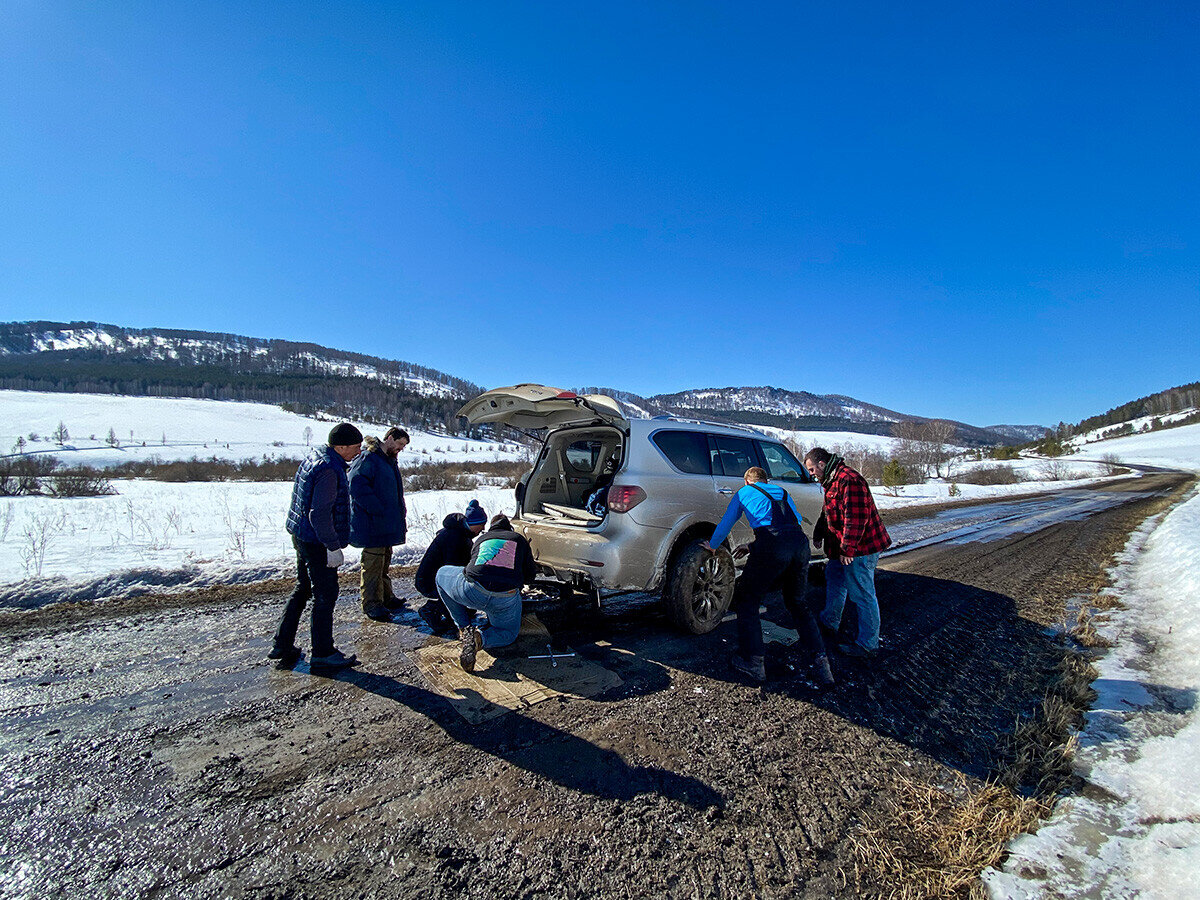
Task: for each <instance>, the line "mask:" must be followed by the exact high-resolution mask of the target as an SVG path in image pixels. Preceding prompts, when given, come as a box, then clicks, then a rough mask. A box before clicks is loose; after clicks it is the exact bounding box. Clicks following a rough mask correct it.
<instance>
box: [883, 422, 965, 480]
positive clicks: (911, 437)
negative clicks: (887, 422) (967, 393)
mask: <svg viewBox="0 0 1200 900" xmlns="http://www.w3.org/2000/svg"><path fill="white" fill-rule="evenodd" d="M892 434H893V435H895V436H896V438H897V439H898V441H897V444H896V452H895V458H896V459H897V461H899V462H900V464H901V465H903V466H905V467H906V468H909V467H917V468H919V469H920V470H921V471H922V472H924V473H925V474H926V475H933V476H934V477H937V478H941V477H942V476H943V473H945V475H947V476H948V475H949V474H950V461H951V460H952V459H953V458H954V451H953V449H952V448H951V446H950V442H951V441H952V440H953V439H954V434H955V427H954V423H953V422H947V421H946V420H945V419H923V420H908V421H904V422H897V423H896V424H895V425H893V426H892Z"/></svg>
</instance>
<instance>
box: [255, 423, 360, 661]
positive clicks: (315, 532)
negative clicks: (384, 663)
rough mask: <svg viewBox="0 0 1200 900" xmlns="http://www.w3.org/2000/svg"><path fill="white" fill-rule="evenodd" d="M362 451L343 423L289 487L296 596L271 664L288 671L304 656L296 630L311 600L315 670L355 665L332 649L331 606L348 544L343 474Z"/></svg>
mask: <svg viewBox="0 0 1200 900" xmlns="http://www.w3.org/2000/svg"><path fill="white" fill-rule="evenodd" d="M361 451H362V433H361V432H360V431H359V430H358V429H357V428H355V427H354V426H353V425H351V424H349V423H347V422H343V423H342V424H340V425H337V426H335V427H334V429H333V430H332V431H330V432H329V443H328V445H327V446H324V447H317V448H314V449H313V451H312V452H311V453H310V454H309V455H308V458H307V459H305V460H304V462H302V463H301V464H300V468H299V470H298V471H297V472H296V480H295V483H294V484H293V485H292V504H291V507H290V508H289V509H288V515H287V530H288V533H289V534H291V536H292V545H293V546H294V547H295V548H296V568H297V576H296V590H295V591H293V592H292V595H291V597H289V598H288V602H287V606H286V607H284V610H283V618H282V619H280V620H279V629H278V630H277V631H276V632H275V643H274V646H273V647H272V648H271V652H270V653H268V654H267V656H268V658H270V659H277V660H279V661H280V663H281V664H282V665H285V666H286V665H292V664H294V663H295V662H296V661H297V660H299V659H300V657H301V656H303V655H304V654H303V653H301V652H300V648H299V647H297V646H296V645H295V644H296V630H297V629H298V628H299V627H300V616H301V614H302V613H303V612H304V606H305V604H307V603H308V601H309V600H312V658H311V659H310V660H309V664H310V665H311V666H312V667H313V668H314V669H317V668H330V669H337V668H342V667H344V666H352V665H354V664H355V663H356V662H358V658H357V657H356V656H354V654H350V655H349V656H347V655H346V654H344V653H342V652H341V651H340V650H338V649H336V648H335V647H334V646H333V606H334V604H335V603H336V602H337V596H338V578H337V569H338V566H340V565H341V564H342V561H343V557H342V548H343V547H345V546H346V545H347V544H348V543H350V485H349V483H348V482H347V480H346V468H347V467H348V466H349V464H350V463H351V462H352V461H353V460H354V459H355V457H357V456H358V454H359V453H360V452H361Z"/></svg>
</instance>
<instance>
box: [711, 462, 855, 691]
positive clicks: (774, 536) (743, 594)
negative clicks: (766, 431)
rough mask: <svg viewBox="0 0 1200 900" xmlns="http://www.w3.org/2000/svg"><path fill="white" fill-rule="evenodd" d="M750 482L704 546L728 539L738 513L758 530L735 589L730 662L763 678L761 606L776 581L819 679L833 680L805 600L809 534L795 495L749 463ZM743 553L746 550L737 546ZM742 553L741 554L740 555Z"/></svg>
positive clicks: (828, 682) (755, 677) (751, 675)
mask: <svg viewBox="0 0 1200 900" xmlns="http://www.w3.org/2000/svg"><path fill="white" fill-rule="evenodd" d="M743 478H744V480H745V482H746V485H745V487H743V488H741V489H740V490H738V492H737V493H736V494H734V495H733V498H732V499H731V500H730V501H729V506H728V508H727V509H726V510H725V515H724V517H723V518H722V519H721V522H720V524H719V525H717V530H716V531H714V532H713V536H712V538H711V539H710V540H708V541H705V542H704V545H703V546H704V547H705V549H707V550H709V551H710V552H711V551H712V549H713V547H719V546H721V544H722V543H723V542H724V541H725V539H726V538H727V537H729V532H730V531H731V530H732V529H733V525H734V523H735V522H736V521H737V520H738V517H739V516H742V515H745V516H746V521H748V522H749V523H750V526H751V527H752V528H753V529H754V541H753V543H751V544H750V550H749V553H750V558H749V559H748V560H746V565H745V567H744V568H743V569H742V574H741V575H740V576H738V580H737V582H736V584H735V585H734V588H733V606H734V610H735V611H736V612H737V631H738V652H737V653H736V654H734V656H733V659H731V660H730V664H731V665H732V666H733V668H734V669H735V670H736V671H738V672H741V673H742V674H743V675H746V676H748V677H749V678H751V679H753V680H754V681H765V680H766V678H767V669H766V663H765V659H764V649H765V645H764V643H763V634H762V620H761V618H760V617H759V606H760V605H761V604H762V602H763V600H764V599H766V595H767V594H768V593H769V592H770V591H772V590H773V589H774V587H775V585H776V584H778V585H779V586H780V588H781V589H782V592H783V605H784V606H785V607H786V608H787V611H788V613H789V614H790V615H791V617H792V621H793V623H794V624H795V626H796V632H797V634H799V635H800V641H801V643H802V644H803V646H804V648H805V649H806V650H808V651H809V652H810V653H811V654H812V657H813V668H814V670H815V673H816V677H817V681H818V682H819V683H820V684H822V685H825V686H828V685H831V684H833V672H832V671H831V670H830V668H829V658H828V656H827V655H826V652H825V644H824V641H822V639H821V632H820V629H818V628H817V623H816V621H815V620H814V619H813V615H812V612H811V611H810V610H809V608H808V606H807V605H806V604H805V602H804V587H805V584H806V582H807V579H808V558H809V549H808V538H807V537H805V535H804V532H803V531H802V530H801V529H800V513H799V512H798V511H797V510H796V504H795V503H793V502H792V498H791V496H790V495H789V494H788V492H787V491H785V490H784V489H783V488H781V487H779V486H778V485H774V484H768V483H767V473H766V471H765V470H764V469H761V468H759V467H758V466H751V467H750V468H749V469H747V470H746V474H745V475H744V476H743ZM738 549H739V551H741V550H742V549H743V548H738ZM739 555H740V553H739Z"/></svg>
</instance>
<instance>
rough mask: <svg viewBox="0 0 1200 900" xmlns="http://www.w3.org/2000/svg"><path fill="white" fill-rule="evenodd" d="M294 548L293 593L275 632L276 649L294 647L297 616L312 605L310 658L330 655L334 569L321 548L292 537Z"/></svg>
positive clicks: (331, 647)
mask: <svg viewBox="0 0 1200 900" xmlns="http://www.w3.org/2000/svg"><path fill="white" fill-rule="evenodd" d="M292 545H293V546H294V547H295V548H296V568H297V570H298V571H297V573H296V590H294V591H293V592H292V596H291V597H289V598H288V602H287V606H286V607H284V610H283V618H282V619H280V620H279V630H278V631H276V632H275V647H276V648H277V649H281V650H282V649H286V648H288V647H291V646H292V645H293V644H295V643H296V630H297V629H298V628H299V627H300V616H301V615H302V614H303V613H304V607H305V606H306V605H307V604H308V601H309V600H311V601H312V655H313V656H328V655H329V654H331V653H332V652H333V605H334V604H335V603H336V602H337V598H338V577H337V569H334V568H331V567H330V565H329V562H328V560H327V559H326V556H325V546H324V545H323V544H315V543H314V544H310V543H309V542H308V541H302V540H300V539H299V538H297V537H296V536H295V535H293V536H292Z"/></svg>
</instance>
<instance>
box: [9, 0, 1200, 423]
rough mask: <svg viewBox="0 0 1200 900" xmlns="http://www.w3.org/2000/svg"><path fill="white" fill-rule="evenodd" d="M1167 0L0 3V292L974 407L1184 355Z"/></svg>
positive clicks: (1190, 271)
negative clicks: (1024, 0) (1050, 0)
mask: <svg viewBox="0 0 1200 900" xmlns="http://www.w3.org/2000/svg"><path fill="white" fill-rule="evenodd" d="M1198 45H1200V7H1198V6H1196V5H1195V4H1189V3H1174V4H1168V3H1152V2H1146V3H1138V4H1133V3H1126V4H1107V3H1057V4H1046V3H1036V4H1021V3H1012V4H965V3H947V4H914V5H902V4H893V3H887V4H884V3H878V4H857V5H856V4H808V3H780V4H774V3H762V4H746V3H737V4H734V3H728V4H723V3H687V4H685V3H675V4H659V3H647V2H642V3H628V4H626V3H610V4H586V5H585V4H563V3H544V4H543V3H454V2H449V0H442V2H435V3H378V4H371V3H354V2H346V3H324V4H303V3H292V4H268V3H259V2H250V3H236V4H235V3H226V4H221V3H182V2H153V3H132V2H122V3H84V2H77V3H53V2H49V3H48V2H42V0H7V2H5V3H4V4H3V5H2V6H0V319H5V320H12V319H17V320H24V319H52V320H63V321H69V320H76V319H82V320H96V321H104V322H112V323H115V324H120V325H128V326H139V327H150V326H161V327H171V328H195V329H203V330H210V331H219V332H232V333H238V334H249V335H253V336H258V337H279V338H288V339H291V340H304V341H314V342H317V343H321V344H326V345H329V346H333V347H337V348H341V349H346V350H354V351H358V352H362V353H369V354H374V355H379V356H384V357H389V358H400V359H406V360H409V361H412V362H416V363H420V364H424V365H428V366H432V367H435V368H439V369H442V370H444V371H447V372H450V373H452V374H455V375H458V376H460V377H464V378H468V379H471V380H472V381H475V382H478V383H481V384H484V385H487V386H495V385H499V384H510V383H513V382H518V381H537V382H544V383H548V384H557V385H561V386H568V387H570V386H581V385H595V384H601V385H610V386H613V387H618V388H623V389H626V390H631V391H634V392H637V393H641V394H653V393H659V392H666V391H676V390H682V389H686V388H692V387H710V386H712V387H721V386H727V385H760V384H771V385H775V386H779V387H785V388H790V389H794V390H809V391H813V392H816V393H839V394H848V395H851V396H854V397H856V398H858V399H861V400H865V401H867V402H871V403H877V404H880V405H883V406H888V407H891V408H894V409H899V410H901V411H904V412H910V413H915V414H919V415H927V416H944V417H948V418H955V419H961V420H964V421H968V422H971V423H973V424H980V425H983V424H993V423H1000V422H1008V423H1017V422H1021V423H1033V422H1036V423H1042V424H1053V423H1055V422H1057V421H1059V420H1066V421H1077V420H1079V419H1081V418H1083V417H1085V416H1089V415H1093V414H1096V413H1099V412H1102V411H1104V410H1105V409H1107V408H1109V407H1112V406H1115V405H1117V404H1120V403H1123V402H1125V401H1128V400H1131V399H1133V398H1135V397H1138V396H1141V395H1143V394H1146V393H1151V392H1153V391H1156V390H1160V389H1162V388H1166V387H1170V386H1173V385H1176V384H1180V383H1185V382H1191V381H1195V380H1197V379H1200V366H1198V364H1197V361H1198V360H1200V174H1198V172H1200V165H1198V164H1197V160H1200V146H1198V143H1200V142H1198V140H1197V139H1198V137H1200V119H1198V117H1197V114H1196V111H1197V108H1198V105H1200V104H1198V102H1197V101H1198V99H1200V98H1198V96H1197V94H1198V89H1200V46H1198Z"/></svg>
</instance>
